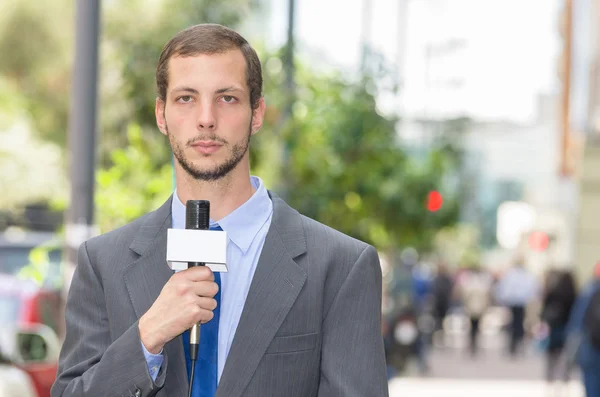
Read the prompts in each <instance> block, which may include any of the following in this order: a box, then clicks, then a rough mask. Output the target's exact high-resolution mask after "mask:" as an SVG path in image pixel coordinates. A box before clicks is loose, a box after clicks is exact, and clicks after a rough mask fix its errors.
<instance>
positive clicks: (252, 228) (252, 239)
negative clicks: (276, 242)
mask: <svg viewBox="0 0 600 397" xmlns="http://www.w3.org/2000/svg"><path fill="white" fill-rule="evenodd" d="M250 182H251V183H252V186H253V187H254V188H255V189H256V192H254V194H253V195H252V197H250V199H248V201H246V202H245V203H244V204H242V205H241V206H240V207H238V208H237V209H235V210H234V211H233V212H231V213H230V214H229V215H227V216H226V217H224V218H223V219H220V220H219V222H218V224H219V226H221V228H222V229H223V230H224V231H226V232H227V237H228V240H229V241H228V242H227V272H226V273H221V316H220V321H219V350H218V361H219V372H218V376H219V379H220V378H221V374H222V373H223V368H224V367H225V361H226V360H227V355H228V354H229V349H230V348H231V343H232V342H233V337H234V335H235V331H236V329H237V326H238V324H239V322H240V317H241V316H242V310H243V309H244V304H245V303H246V296H247V295H248V290H249V289H250V284H251V283H252V278H253V277H254V271H255V270H256V265H257V264H258V258H259V257H260V253H261V251H262V248H263V245H264V243H265V239H266V237H267V232H268V231H269V226H270V225H271V219H272V216H273V203H272V202H271V198H270V197H269V194H268V192H267V189H266V188H265V186H264V183H263V182H262V180H261V179H260V178H258V177H255V176H253V177H251V178H250ZM171 213H172V222H173V228H175V229H184V228H185V205H184V204H183V203H182V202H181V201H180V200H179V197H178V196H177V192H175V193H174V194H173V202H172V204H171ZM215 223H216V222H215V221H213V220H212V219H211V220H210V225H211V226H213V225H214V224H215ZM142 349H143V351H144V356H145V357H146V363H147V364H148V371H149V373H150V376H151V377H152V380H156V377H157V376H158V373H159V371H160V368H161V366H162V363H163V360H164V356H163V354H162V351H161V352H160V353H159V354H152V353H150V352H148V351H147V350H146V348H145V346H144V344H142Z"/></svg>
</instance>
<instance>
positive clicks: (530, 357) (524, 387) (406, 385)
mask: <svg viewBox="0 0 600 397" xmlns="http://www.w3.org/2000/svg"><path fill="white" fill-rule="evenodd" d="M458 339H459V343H456V344H453V347H446V348H432V350H431V351H430V357H429V363H430V367H431V372H430V373H429V374H428V375H427V376H420V375H419V374H418V373H417V371H416V368H415V366H414V365H412V366H411V367H410V369H409V371H408V374H406V375H405V376H403V377H399V378H395V379H393V380H392V381H391V382H390V397H406V396H416V397H433V396H435V397H471V396H473V397H475V396H485V397H500V396H502V397H584V395H585V394H584V391H583V387H582V385H581V382H580V380H579V374H578V373H575V372H574V373H573V374H572V377H571V379H572V380H571V382H569V383H568V384H567V385H552V386H549V385H547V384H546V382H545V381H544V372H545V363H544V356H543V354H542V353H541V352H539V351H536V350H535V349H533V348H531V347H530V348H528V349H526V351H525V352H524V353H523V355H522V356H520V357H518V358H516V359H513V358H510V357H509V356H507V354H506V353H505V351H504V345H505V343H504V338H502V335H499V334H488V335H482V340H481V342H482V344H481V345H482V349H481V351H480V354H479V355H478V356H476V357H471V356H470V355H469V354H467V352H466V349H465V347H466V340H464V339H463V336H462V335H461V336H459V337H458ZM463 342H465V343H463Z"/></svg>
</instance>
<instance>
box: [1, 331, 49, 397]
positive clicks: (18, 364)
mask: <svg viewBox="0 0 600 397" xmlns="http://www.w3.org/2000/svg"><path fill="white" fill-rule="evenodd" d="M59 351H60V343H59V340H58V337H57V336H56V333H54V331H52V329H50V328H49V327H47V326H45V325H43V324H31V325H27V326H16V327H11V326H3V327H2V328H0V352H1V354H0V356H2V358H1V359H0V397H13V396H19V397H21V396H24V397H30V396H31V397H50V388H51V387H52V384H53V382H54V379H55V378H56V371H57V362H58V355H59Z"/></svg>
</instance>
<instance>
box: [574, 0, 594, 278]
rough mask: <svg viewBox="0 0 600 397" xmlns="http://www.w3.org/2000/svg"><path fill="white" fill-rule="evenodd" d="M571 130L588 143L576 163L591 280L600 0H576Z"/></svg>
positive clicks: (580, 241) (581, 248)
mask: <svg viewBox="0 0 600 397" xmlns="http://www.w3.org/2000/svg"><path fill="white" fill-rule="evenodd" d="M573 7H574V8H573V21H572V26H573V37H572V43H573V46H572V53H571V55H572V70H571V75H570V77H571V92H570V93H571V100H570V107H571V110H570V119H569V127H570V129H569V133H570V134H571V135H572V136H573V137H574V138H575V139H577V138H580V139H582V140H583V141H584V142H585V145H584V150H583V153H582V156H581V157H582V158H581V159H580V160H579V161H577V162H576V169H575V171H576V176H577V180H578V182H579V197H580V200H579V208H578V221H577V232H576V236H577V237H576V248H575V250H576V257H575V262H576V266H577V276H578V278H579V279H580V280H585V279H589V278H590V277H591V274H592V268H593V266H594V264H595V263H596V262H598V261H599V260H600V248H599V247H600V245H599V242H600V41H598V37H600V36H599V35H600V29H599V27H598V21H599V20H600V0H582V1H576V2H575V1H574V2H573Z"/></svg>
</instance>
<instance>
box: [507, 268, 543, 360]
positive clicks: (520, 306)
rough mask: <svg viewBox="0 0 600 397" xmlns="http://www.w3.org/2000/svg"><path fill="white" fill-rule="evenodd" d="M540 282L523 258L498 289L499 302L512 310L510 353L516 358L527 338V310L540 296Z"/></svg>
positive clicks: (508, 273)
mask: <svg viewBox="0 0 600 397" xmlns="http://www.w3.org/2000/svg"><path fill="white" fill-rule="evenodd" d="M538 290H539V287H538V282H537V280H536V278H535V276H534V275H533V274H532V273H531V272H530V271H529V270H527V269H526V268H525V261H524V259H523V258H522V257H519V258H517V260H516V261H515V263H514V265H513V266H512V267H511V268H510V269H509V270H508V271H507V272H506V274H504V276H503V277H502V278H501V279H500V281H499V282H498V285H497V289H496V298H497V300H498V302H499V303H500V304H502V305H504V306H506V307H508V308H509V309H510V312H511V322H510V327H509V344H508V352H509V354H510V356H511V357H516V355H517V353H518V351H519V349H520V347H521V345H522V342H523V339H524V338H525V310H526V308H527V306H528V305H529V303H531V302H532V301H533V299H534V298H535V297H536V296H537V295H538Z"/></svg>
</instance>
